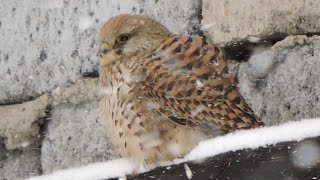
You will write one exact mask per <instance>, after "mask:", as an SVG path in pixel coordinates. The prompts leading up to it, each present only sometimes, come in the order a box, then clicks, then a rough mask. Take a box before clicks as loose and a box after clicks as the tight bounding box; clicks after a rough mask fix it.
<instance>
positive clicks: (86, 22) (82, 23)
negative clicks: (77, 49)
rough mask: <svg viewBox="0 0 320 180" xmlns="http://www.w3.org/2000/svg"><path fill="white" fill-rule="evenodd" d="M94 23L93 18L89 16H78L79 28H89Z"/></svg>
mask: <svg viewBox="0 0 320 180" xmlns="http://www.w3.org/2000/svg"><path fill="white" fill-rule="evenodd" d="M93 23H94V20H93V18H91V17H89V16H82V17H79V24H78V26H79V29H80V30H86V29H88V28H90V27H91V26H92V25H93Z"/></svg>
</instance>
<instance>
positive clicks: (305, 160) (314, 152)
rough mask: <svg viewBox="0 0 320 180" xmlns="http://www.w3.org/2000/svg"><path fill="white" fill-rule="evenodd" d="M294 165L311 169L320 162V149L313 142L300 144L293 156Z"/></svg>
mask: <svg viewBox="0 0 320 180" xmlns="http://www.w3.org/2000/svg"><path fill="white" fill-rule="evenodd" d="M291 157H292V159H293V165H294V166H296V167H298V168H301V169H306V168H311V167H313V166H316V165H317V164H318V162H320V147H319V146H318V145H317V144H315V143H313V142H303V143H301V144H299V145H298V146H297V147H296V148H295V149H294V151H293V153H292V154H291Z"/></svg>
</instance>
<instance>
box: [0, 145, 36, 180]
mask: <svg viewBox="0 0 320 180" xmlns="http://www.w3.org/2000/svg"><path fill="white" fill-rule="evenodd" d="M37 146H38V145H31V146H28V147H26V148H22V149H16V150H10V151H8V150H6V148H5V146H4V144H2V142H0V178H1V179H7V180H16V179H25V178H28V177H30V176H38V175H40V174H41V164H40V153H39V148H37Z"/></svg>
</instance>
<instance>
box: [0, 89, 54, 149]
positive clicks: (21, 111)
mask: <svg viewBox="0 0 320 180" xmlns="http://www.w3.org/2000/svg"><path fill="white" fill-rule="evenodd" d="M47 105H48V96H47V95H42V96H40V97H39V98H37V99H35V100H33V101H29V102H24V103H22V104H15V105H6V106H0V114H1V115H0V137H3V138H5V139H6V140H5V144H6V148H7V149H16V148H19V147H26V146H29V145H30V144H32V143H34V142H35V141H36V140H37V139H39V136H40V135H39V129H40V127H39V122H38V120H39V119H40V118H42V117H44V116H45V115H46V114H45V110H46V108H47Z"/></svg>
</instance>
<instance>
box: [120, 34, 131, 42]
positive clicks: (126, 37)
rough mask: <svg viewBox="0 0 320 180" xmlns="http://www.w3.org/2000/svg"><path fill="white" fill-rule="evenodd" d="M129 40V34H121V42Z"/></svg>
mask: <svg viewBox="0 0 320 180" xmlns="http://www.w3.org/2000/svg"><path fill="white" fill-rule="evenodd" d="M128 40H129V35H126V34H125V35H121V36H120V37H119V41H120V42H121V43H125V42H127V41H128Z"/></svg>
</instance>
